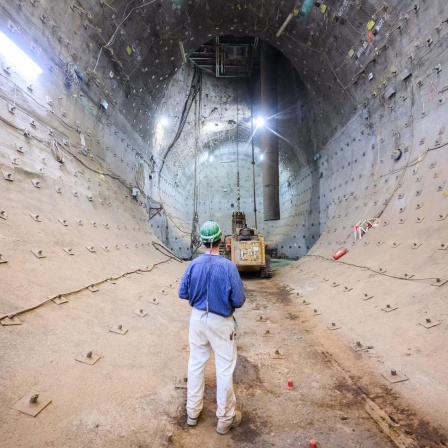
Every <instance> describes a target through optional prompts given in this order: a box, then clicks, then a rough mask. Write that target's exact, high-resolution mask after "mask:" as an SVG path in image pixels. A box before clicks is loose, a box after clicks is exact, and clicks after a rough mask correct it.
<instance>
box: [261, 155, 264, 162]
mask: <svg viewBox="0 0 448 448" xmlns="http://www.w3.org/2000/svg"><path fill="white" fill-rule="evenodd" d="M263 159H264V154H260V162H263Z"/></svg>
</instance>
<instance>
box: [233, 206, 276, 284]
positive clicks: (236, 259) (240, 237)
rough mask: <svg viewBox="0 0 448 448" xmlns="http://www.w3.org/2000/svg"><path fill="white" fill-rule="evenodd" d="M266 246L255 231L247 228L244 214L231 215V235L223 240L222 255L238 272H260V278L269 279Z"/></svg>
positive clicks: (269, 261)
mask: <svg viewBox="0 0 448 448" xmlns="http://www.w3.org/2000/svg"><path fill="white" fill-rule="evenodd" d="M266 247H267V244H266V243H265V240H264V236H263V235H262V234H261V233H259V232H258V230H257V229H253V228H250V227H247V224H246V215H245V213H244V212H234V213H233V214H232V235H231V236H226V238H225V251H224V255H225V256H227V258H229V259H230V260H231V261H232V262H233V263H234V264H235V265H236V267H237V268H238V271H240V272H248V271H249V272H257V271H258V272H260V275H261V277H262V278H271V277H272V269H271V257H270V256H269V255H268V254H266Z"/></svg>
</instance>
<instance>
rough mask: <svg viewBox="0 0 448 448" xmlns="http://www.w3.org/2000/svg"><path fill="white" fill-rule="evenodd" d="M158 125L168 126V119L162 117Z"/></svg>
mask: <svg viewBox="0 0 448 448" xmlns="http://www.w3.org/2000/svg"><path fill="white" fill-rule="evenodd" d="M160 124H161V125H162V126H166V125H167V124H168V118H166V117H162V118H161V119H160Z"/></svg>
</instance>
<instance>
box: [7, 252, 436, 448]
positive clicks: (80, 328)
mask: <svg viewBox="0 0 448 448" xmlns="http://www.w3.org/2000/svg"><path fill="white" fill-rule="evenodd" d="M185 267H186V264H185V263H182V264H181V263H177V262H176V261H174V260H173V261H170V262H168V263H165V264H160V265H158V266H157V267H156V268H154V269H153V270H152V271H151V272H146V273H142V274H131V275H130V276H128V278H121V279H119V280H117V282H116V284H112V283H104V284H103V285H101V287H99V291H97V292H95V293H91V292H89V291H83V292H81V293H78V294H75V295H73V296H70V298H69V301H68V303H65V304H63V305H59V306H58V305H55V304H53V303H51V304H49V305H48V306H45V307H43V308H40V309H39V310H37V311H34V312H32V313H28V314H26V315H23V316H22V317H21V320H22V321H23V324H22V325H21V326H18V327H2V328H1V329H0V330H1V331H0V337H1V340H2V344H1V345H0V353H1V359H2V363H1V367H0V392H1V397H2V400H1V403H2V406H1V407H0V426H1V429H2V442H1V446H5V447H8V448H9V447H11V448H12V447H14V448H15V447H42V446H46V447H67V448H69V447H80V446H84V447H87V446H88V447H106V446H107V447H163V446H174V447H197V446H204V447H229V448H230V447H273V446H276V447H288V446H291V447H298V446H301V447H308V446H309V440H310V439H311V438H314V439H315V440H316V441H317V442H318V446H319V447H322V448H323V447H332V448H335V447H341V448H342V447H363V448H379V447H381V448H387V447H393V446H395V445H394V444H393V443H392V442H391V441H390V439H389V438H388V436H386V435H385V434H384V433H383V432H382V431H381V430H380V427H379V426H378V424H377V422H376V421H375V420H374V419H373V418H372V417H371V416H370V414H371V413H372V412H370V414H369V413H368V412H366V403H367V404H368V403H369V398H366V392H367V393H368V391H366V390H365V389H363V388H361V387H358V385H357V383H356V377H355V376H353V375H352V376H351V378H350V376H349V375H348V374H347V373H346V372H344V371H343V370H342V369H341V368H340V367H339V366H338V364H337V363H335V361H334V360H333V359H332V357H331V356H330V355H329V354H328V352H327V351H326V350H324V349H323V348H322V345H321V343H320V342H319V341H318V340H317V339H316V338H314V337H313V335H312V334H311V333H310V331H309V329H308V328H307V326H308V320H309V318H308V317H307V316H305V315H304V313H305V311H304V310H305V308H306V307H303V306H301V304H300V300H299V299H297V296H296V294H294V293H292V292H291V291H290V290H289V289H287V288H285V287H284V286H283V285H281V284H280V283H279V282H278V281H277V279H276V278H275V277H274V278H273V279H270V280H260V279H259V278H255V277H244V283H245V288H246V292H247V295H248V298H247V302H246V304H245V306H244V307H243V308H242V309H241V310H238V311H237V312H236V318H237V320H238V323H239V344H238V353H239V357H238V364H237V368H236V372H235V386H236V395H237V401H238V407H239V409H241V411H242V413H243V422H242V424H241V426H240V427H238V428H236V429H234V430H232V431H231V432H230V433H229V434H228V435H226V436H220V435H218V434H217V433H216V432H215V427H216V417H215V411H216V405H215V386H216V383H215V371H214V365H213V362H212V359H211V360H210V362H209V364H208V366H207V370H206V391H205V408H204V411H203V414H202V416H201V419H200V422H199V424H198V426H197V427H196V428H189V427H187V426H186V424H185V419H186V414H185V400H186V390H185V389H183V388H176V387H175V386H176V384H177V382H176V381H177V380H179V379H180V380H181V382H182V379H183V378H184V377H185V376H186V368H187V360H188V355H189V353H188V319H189V314H190V309H189V306H188V304H187V302H185V301H181V300H179V299H178V298H177V283H175V280H179V278H180V276H181V275H182V272H183V271H184V269H185ZM280 269H283V268H278V271H279V270H280ZM277 274H278V272H276V275H277ZM170 285H171V286H170ZM153 299H156V301H159V302H160V303H159V304H158V305H155V304H152V303H149V302H150V301H153ZM141 308H143V309H144V311H145V312H148V315H146V316H145V317H140V316H138V315H136V314H134V311H135V310H138V309H141ZM306 312H307V311H306ZM260 316H262V319H261V320H262V321H259V320H260ZM264 318H266V321H264V320H265V319H264ZM119 324H121V325H123V327H124V328H126V329H128V332H127V333H126V334H125V335H124V336H122V335H118V334H115V333H112V332H110V331H109V329H110V328H111V327H113V326H115V325H119ZM276 350H277V351H278V352H279V354H280V355H281V359H275V357H276ZM88 351H93V353H94V354H98V355H101V358H100V359H99V361H98V362H97V363H96V364H95V365H93V366H90V365H87V364H83V363H81V362H77V361H75V357H76V356H78V355H81V356H85V354H86V353H87V352H88ZM283 356H284V357H283ZM288 379H290V380H292V381H293V384H294V388H293V389H292V390H289V389H288V388H287V380H288ZM378 391H379V389H374V388H372V391H371V392H372V393H378ZM381 392H382V397H384V396H385V395H387V391H386V390H381ZM28 393H38V394H40V398H39V399H40V400H45V399H46V398H48V399H49V400H52V401H51V403H50V404H49V405H48V406H47V407H46V408H45V409H44V410H43V411H42V412H41V413H40V414H39V415H38V416H37V417H35V418H33V417H30V416H27V415H24V414H22V413H19V412H18V411H16V410H14V409H12V405H14V404H15V403H16V402H17V401H18V400H19V399H20V398H22V397H23V396H25V395H26V394H28ZM371 398H374V397H371ZM366 400H367V401H366ZM386 401H387V400H386ZM378 412H379V411H378ZM378 412H377V415H376V417H378V415H379V414H378ZM385 418H386V419H387V418H388V417H387V416H385ZM390 423H391V424H392V425H394V423H393V422H392V421H390ZM397 426H398V425H397ZM407 429H408V431H407V433H405V435H406V434H409V435H410V434H415V428H410V427H409V428H407ZM403 440H404V442H403V444H402V445H401V446H403V447H404V446H422V447H423V446H427V447H430V446H431V447H432V446H439V445H435V444H434V445H432V444H431V443H426V442H425V441H424V440H423V439H421V440H422V442H421V443H419V444H418V445H411V444H409V445H406V444H405V443H407V442H408V441H411V438H409V440H408V439H406V437H405V439H403ZM440 446H443V445H440Z"/></svg>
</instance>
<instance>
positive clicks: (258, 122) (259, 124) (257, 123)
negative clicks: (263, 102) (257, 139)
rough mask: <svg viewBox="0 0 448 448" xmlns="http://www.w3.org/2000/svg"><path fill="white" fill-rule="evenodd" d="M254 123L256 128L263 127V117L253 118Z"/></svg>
mask: <svg viewBox="0 0 448 448" xmlns="http://www.w3.org/2000/svg"><path fill="white" fill-rule="evenodd" d="M254 123H255V126H257V128H262V127H263V126H264V118H263V117H258V118H255V120H254Z"/></svg>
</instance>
